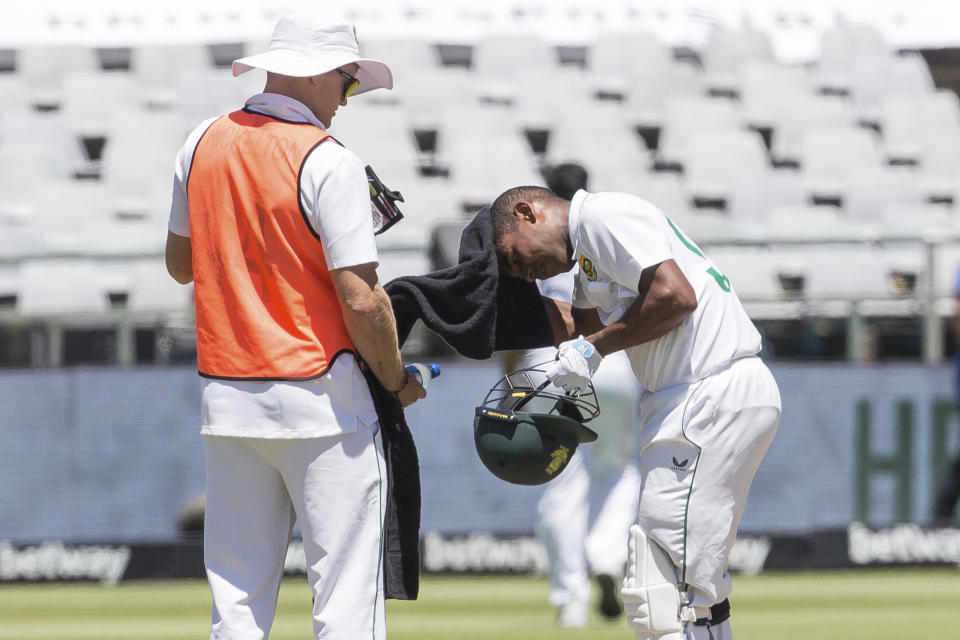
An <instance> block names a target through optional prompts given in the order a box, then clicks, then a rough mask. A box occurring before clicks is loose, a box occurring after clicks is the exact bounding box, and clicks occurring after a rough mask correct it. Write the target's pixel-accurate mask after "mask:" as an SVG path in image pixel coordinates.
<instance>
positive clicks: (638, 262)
mask: <svg viewBox="0 0 960 640" xmlns="http://www.w3.org/2000/svg"><path fill="white" fill-rule="evenodd" d="M569 232H570V240H571V243H572V245H573V257H574V258H575V259H576V260H577V261H578V263H579V266H580V269H579V272H578V275H577V281H576V286H575V288H574V299H573V306H575V307H578V308H596V310H597V313H598V314H599V316H600V320H601V321H602V322H603V324H604V325H610V324H612V323H614V322H616V321H617V320H619V319H620V317H621V316H622V315H623V313H624V312H625V311H626V310H627V308H628V307H629V306H630V305H631V304H632V303H633V301H634V300H636V299H637V295H638V292H637V289H638V285H639V282H640V274H641V273H642V272H643V270H644V269H646V268H647V267H650V266H653V265H655V264H659V263H661V262H663V261H665V260H669V259H673V260H674V261H675V262H676V263H677V265H678V266H679V267H680V270H681V271H682V272H683V274H684V276H686V278H687V280H689V281H690V284H691V286H692V287H693V290H694V291H695V292H696V296H697V308H696V310H695V311H694V312H693V313H692V314H690V315H689V316H688V317H687V318H686V319H685V320H684V321H683V323H681V324H680V326H678V327H677V328H675V329H673V330H671V331H669V332H668V333H666V334H665V335H663V336H661V337H659V338H657V339H655V340H651V341H649V342H645V343H643V344H639V345H636V346H633V347H630V348H628V349H625V351H626V352H627V356H628V357H629V358H630V364H631V366H632V367H633V371H634V373H635V374H636V375H637V378H638V379H639V380H640V383H641V384H642V385H643V387H644V388H645V389H647V390H648V391H658V390H660V389H663V388H666V387H670V386H673V385H675V384H681V383H689V382H694V381H696V380H700V379H702V378H704V377H706V376H708V375H710V374H711V373H714V372H716V371H718V370H720V369H721V368H722V367H724V366H726V365H727V364H729V363H730V362H732V361H734V360H736V359H738V358H742V357H746V356H752V355H756V354H757V353H759V352H760V334H759V333H758V332H757V329H756V327H754V326H753V323H752V322H751V321H750V318H749V317H748V316H747V313H746V311H744V309H743V306H742V305H741V304H740V300H739V299H738V298H737V295H736V292H735V291H734V289H733V287H732V286H731V284H730V281H729V279H727V278H726V277H725V276H724V275H723V273H722V272H721V271H720V270H719V268H718V267H717V266H716V265H714V263H713V262H711V261H710V259H709V258H707V257H706V256H705V255H704V254H703V252H702V251H701V250H700V248H699V247H698V246H697V245H696V244H695V243H694V242H693V241H692V240H691V239H690V238H688V237H687V236H686V235H685V234H684V233H683V231H682V230H681V229H680V228H679V227H677V226H676V224H674V223H673V222H672V221H671V220H670V219H669V218H668V217H667V216H666V215H665V214H664V213H663V212H662V211H661V210H660V209H658V208H657V207H656V206H654V205H652V204H651V203H649V202H647V201H646V200H642V199H640V198H638V197H636V196H632V195H628V194H625V193H588V192H586V191H582V190H581V191H578V192H577V193H576V194H575V195H574V197H573V199H572V200H571V202H570V220H569Z"/></svg>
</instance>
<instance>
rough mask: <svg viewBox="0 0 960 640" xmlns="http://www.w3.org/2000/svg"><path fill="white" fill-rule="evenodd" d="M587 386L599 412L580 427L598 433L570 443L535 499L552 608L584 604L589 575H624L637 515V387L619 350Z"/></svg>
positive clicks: (588, 586)
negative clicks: (571, 450)
mask: <svg viewBox="0 0 960 640" xmlns="http://www.w3.org/2000/svg"><path fill="white" fill-rule="evenodd" d="M552 355H553V350H552V349H551V350H550V354H549V356H548V357H552ZM541 360H542V358H541ZM593 384H594V388H595V389H596V392H597V400H598V401H599V403H600V415H599V416H598V417H597V418H596V419H595V420H593V421H591V422H590V423H588V425H587V426H589V427H590V428H592V429H593V430H594V431H596V432H597V433H598V434H599V435H600V438H599V439H598V440H597V441H596V442H593V443H590V444H583V445H580V446H579V447H578V448H577V451H576V453H575V454H574V456H573V457H572V458H571V459H570V462H569V463H568V464H567V467H566V468H565V469H564V470H563V473H561V474H560V475H559V476H558V477H557V478H556V479H555V480H551V481H550V482H548V483H547V484H546V485H545V486H544V491H543V494H542V495H541V497H540V500H539V502H538V504H537V525H536V530H537V536H538V538H539V539H540V540H541V542H542V543H543V545H544V547H545V548H546V551H547V560H548V563H549V577H550V603H551V604H553V605H554V606H563V605H566V604H569V603H577V602H582V603H586V601H587V600H588V598H589V596H590V585H589V574H590V573H594V574H598V573H608V574H610V575H613V576H619V575H620V574H622V573H623V568H624V565H625V564H626V560H627V536H628V531H629V529H630V525H631V524H633V522H634V520H635V518H636V512H637V496H638V493H639V488H640V474H639V471H638V468H637V463H636V461H635V450H636V439H637V420H638V417H637V404H638V400H639V397H640V385H639V384H638V383H637V380H636V377H635V376H634V374H633V370H632V369H631V368H630V362H629V360H628V359H627V357H626V355H625V354H623V353H615V354H611V355H610V356H608V357H607V358H605V359H604V361H603V362H602V363H601V365H600V369H599V370H598V371H597V374H596V376H594V378H593Z"/></svg>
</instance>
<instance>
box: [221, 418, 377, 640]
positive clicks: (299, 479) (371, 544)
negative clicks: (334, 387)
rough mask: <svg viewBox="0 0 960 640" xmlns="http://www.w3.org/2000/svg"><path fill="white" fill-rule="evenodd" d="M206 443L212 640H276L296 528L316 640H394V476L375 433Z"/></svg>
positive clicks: (225, 439)
mask: <svg viewBox="0 0 960 640" xmlns="http://www.w3.org/2000/svg"><path fill="white" fill-rule="evenodd" d="M204 441H205V445H206V470H207V507H206V516H205V523H204V563H205V565H206V569H207V578H208V580H209V582H210V589H211V592H212V594H213V624H212V628H211V632H210V638H211V639H214V638H216V639H223V640H261V639H265V638H267V637H268V636H269V633H270V627H271V625H272V623H273V617H274V614H275V611H276V605H277V592H278V590H279V588H280V579H281V577H282V575H283V563H284V558H285V556H286V552H287V544H288V542H289V540H290V532H291V530H292V529H293V524H294V522H295V521H297V520H299V523H300V530H301V532H302V534H303V543H304V551H305V554H306V560H307V578H308V580H309V583H310V588H311V590H312V593H313V599H314V603H313V632H314V636H315V638H318V639H319V638H323V639H325V640H357V639H360V638H372V639H373V640H382V639H383V638H385V637H386V627H385V624H384V604H383V589H382V588H381V584H382V574H381V571H382V566H381V564H382V563H381V557H382V552H381V550H382V529H383V524H382V523H383V517H384V501H385V498H386V476H385V469H384V464H383V449H382V445H381V442H380V435H379V433H377V432H376V427H375V426H374V427H373V428H360V429H358V430H357V431H355V432H352V433H347V434H343V435H338V436H333V437H326V438H304V439H285V440H279V439H261V438H235V437H223V436H204Z"/></svg>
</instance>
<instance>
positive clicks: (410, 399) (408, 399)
mask: <svg viewBox="0 0 960 640" xmlns="http://www.w3.org/2000/svg"><path fill="white" fill-rule="evenodd" d="M406 373H407V381H406V382H404V383H403V386H402V387H400V390H399V391H395V392H394V393H393V395H394V397H395V398H396V399H397V400H399V401H400V404H401V405H403V407H404V408H406V407H409V406H410V405H412V404H413V403H414V402H416V401H417V400H423V399H424V398H426V397H427V391H426V389H424V388H423V386H422V385H421V384H420V383H419V382H417V377H416V376H415V375H413V373H411V372H410V371H407V372H406Z"/></svg>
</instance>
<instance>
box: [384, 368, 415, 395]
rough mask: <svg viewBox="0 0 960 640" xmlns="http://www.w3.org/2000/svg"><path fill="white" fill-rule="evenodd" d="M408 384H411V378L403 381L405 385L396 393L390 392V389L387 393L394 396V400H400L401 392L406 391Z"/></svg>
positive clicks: (408, 377)
mask: <svg viewBox="0 0 960 640" xmlns="http://www.w3.org/2000/svg"><path fill="white" fill-rule="evenodd" d="M404 374H406V370H404ZM408 384H410V376H407V377H406V378H404V379H403V384H402V385H400V388H399V389H397V390H396V391H390V389H387V393H389V394H391V395H393V397H394V398H397V399H398V400H399V399H400V398H399V396H400V392H401V391H403V390H404V389H406V388H407V385H408ZM384 388H386V387H384Z"/></svg>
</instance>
